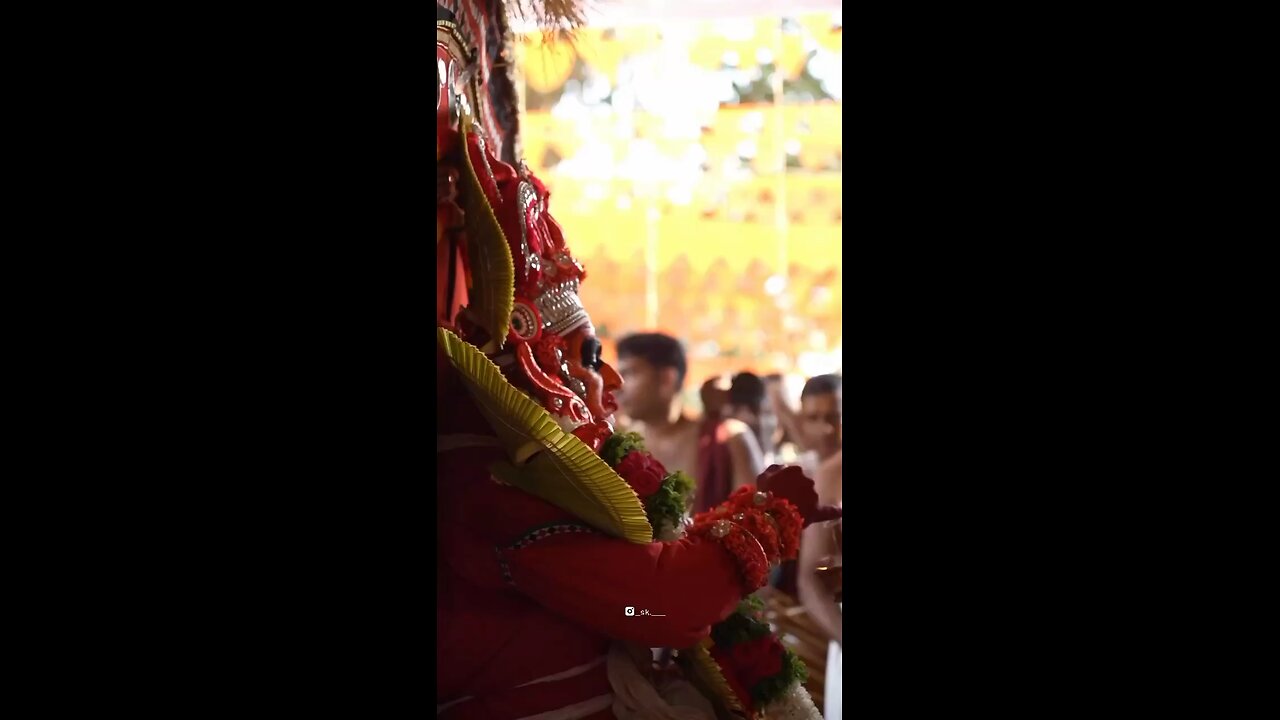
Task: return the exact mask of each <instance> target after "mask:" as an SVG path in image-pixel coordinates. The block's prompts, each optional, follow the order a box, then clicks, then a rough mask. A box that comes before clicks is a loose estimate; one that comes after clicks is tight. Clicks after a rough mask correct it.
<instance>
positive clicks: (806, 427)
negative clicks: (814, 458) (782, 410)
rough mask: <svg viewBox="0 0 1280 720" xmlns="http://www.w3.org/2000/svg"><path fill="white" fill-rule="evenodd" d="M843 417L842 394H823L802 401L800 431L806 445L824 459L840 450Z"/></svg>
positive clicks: (810, 396)
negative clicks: (841, 408) (841, 407)
mask: <svg viewBox="0 0 1280 720" xmlns="http://www.w3.org/2000/svg"><path fill="white" fill-rule="evenodd" d="M841 425H842V416H841V412H840V393H822V394H819V395H809V396H808V397H804V398H801V399H800V430H801V431H802V432H803V433H804V440H805V445H807V446H808V447H810V448H812V449H814V450H816V451H818V454H819V455H821V456H822V457H827V456H830V455H833V454H835V452H836V451H837V450H839V449H840V438H841Z"/></svg>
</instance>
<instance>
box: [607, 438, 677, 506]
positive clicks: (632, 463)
mask: <svg viewBox="0 0 1280 720" xmlns="http://www.w3.org/2000/svg"><path fill="white" fill-rule="evenodd" d="M614 470H617V471H618V474H619V475H621V476H622V479H623V480H626V481H627V484H628V485H630V486H631V489H632V490H635V491H636V494H637V495H639V496H640V499H641V500H644V499H646V498H648V497H649V496H650V495H652V494H654V493H656V492H658V488H660V487H662V481H663V479H664V478H666V477H667V469H666V468H664V467H662V463H660V462H658V460H657V459H656V458H655V457H653V456H652V455H650V454H649V453H647V452H639V451H637V450H632V451H631V452H629V453H627V455H626V457H624V458H622V462H620V463H618V466H617V467H616V468H614Z"/></svg>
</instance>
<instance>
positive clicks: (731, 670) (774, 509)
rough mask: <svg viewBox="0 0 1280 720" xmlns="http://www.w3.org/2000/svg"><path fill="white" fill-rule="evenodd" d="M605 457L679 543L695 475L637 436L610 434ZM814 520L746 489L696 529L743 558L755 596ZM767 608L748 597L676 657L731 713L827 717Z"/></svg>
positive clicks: (658, 529) (654, 521) (661, 533)
mask: <svg viewBox="0 0 1280 720" xmlns="http://www.w3.org/2000/svg"><path fill="white" fill-rule="evenodd" d="M600 457H601V458H602V459H604V461H605V462H606V463H607V464H608V465H609V466H610V467H612V468H613V469H614V470H615V471H616V472H617V473H618V475H619V476H620V477H622V479H623V480H625V481H626V482H627V484H628V485H629V486H631V489H632V490H634V491H635V493H636V495H637V496H638V497H639V498H640V501H641V503H642V504H643V505H644V509H645V514H646V515H647V516H648V519H649V524H650V525H651V526H653V530H654V536H655V539H657V540H675V539H677V538H678V537H679V534H680V531H681V530H683V529H684V527H685V524H686V517H687V513H688V508H689V500H690V498H691V496H692V492H693V489H694V483H693V481H692V480H691V479H690V478H689V476H688V475H685V474H684V473H682V472H679V471H676V472H672V473H668V472H667V470H666V468H665V467H663V465H662V463H660V462H659V461H658V460H657V459H656V458H654V457H653V455H651V454H650V453H649V452H648V451H647V450H646V449H645V445H644V440H643V438H641V436H640V435H639V434H638V433H634V432H623V433H614V434H613V435H611V436H610V437H609V438H608V439H607V440H605V441H604V443H603V444H602V445H601V447H600ZM771 470H774V471H775V472H776V470H775V469H774V468H771ZM767 474H769V473H767ZM779 474H780V475H786V474H787V473H779ZM762 477H763V476H762ZM770 479H772V478H770ZM787 479H790V478H787ZM762 484H763V483H762ZM807 518H808V516H807V515H805V514H802V512H801V510H799V509H798V508H797V507H796V506H795V505H793V504H792V503H790V502H788V501H787V500H786V499H784V498H782V497H779V496H776V495H775V494H774V493H773V492H765V491H757V490H756V488H754V487H752V486H747V487H743V488H739V489H738V490H737V491H735V492H734V493H733V495H731V496H730V498H729V500H728V501H726V502H725V503H723V504H722V505H720V506H719V507H717V508H715V509H714V510H710V511H708V512H704V513H699V515H698V516H697V518H695V520H694V521H693V522H692V523H691V525H692V527H691V528H690V532H691V534H692V535H697V536H704V537H708V538H714V539H715V540H716V541H718V542H720V543H721V544H723V545H724V546H725V547H726V549H728V550H729V552H730V553H731V554H732V555H733V556H734V557H735V559H737V561H738V564H739V570H740V571H741V572H742V574H743V579H744V581H745V582H746V585H747V589H748V592H750V591H752V590H755V589H757V588H759V587H761V586H762V585H764V583H765V581H766V579H767V575H768V569H769V565H770V564H772V563H775V562H777V561H778V560H779V559H787V560H789V559H794V558H795V557H796V555H797V554H798V552H799V547H800V532H801V529H802V527H803V525H804V523H805V520H806V519H807ZM763 610H764V604H763V602H761V601H760V600H759V599H758V598H755V597H748V598H747V599H746V600H743V601H742V602H741V603H739V605H738V607H737V609H736V610H735V611H734V612H733V613H732V614H731V615H729V617H727V618H725V620H723V621H722V622H720V623H717V624H716V625H714V626H712V628H711V637H710V638H707V639H705V640H703V642H702V643H701V644H699V645H697V646H694V647H692V648H687V649H685V650H682V651H680V652H679V653H678V655H677V659H678V660H679V661H680V663H681V665H682V666H684V668H685V672H686V674H688V675H689V676H690V677H694V678H700V679H701V683H700V684H701V685H702V686H703V687H704V688H705V689H706V690H708V691H710V692H711V693H712V696H713V697H715V698H718V699H719V701H720V702H721V704H722V705H724V706H725V707H726V708H728V709H730V711H732V712H745V714H746V716H747V717H748V718H751V719H752V720H756V719H758V718H762V717H767V718H769V720H779V719H780V720H821V718H822V716H821V714H819V712H818V709H817V707H815V706H814V704H813V700H812V699H811V698H810V697H809V693H808V692H807V691H805V689H804V687H803V683H804V681H805V679H806V678H807V677H808V671H807V669H806V668H805V666H804V663H803V662H802V661H801V660H800V658H799V657H797V656H796V654H795V653H793V652H792V651H791V650H789V649H787V648H786V647H784V646H783V645H782V642H781V641H780V640H779V639H778V638H777V636H776V635H774V633H773V630H772V629H771V628H770V627H769V624H768V623H767V622H765V621H764V619H763V617H762V614H763Z"/></svg>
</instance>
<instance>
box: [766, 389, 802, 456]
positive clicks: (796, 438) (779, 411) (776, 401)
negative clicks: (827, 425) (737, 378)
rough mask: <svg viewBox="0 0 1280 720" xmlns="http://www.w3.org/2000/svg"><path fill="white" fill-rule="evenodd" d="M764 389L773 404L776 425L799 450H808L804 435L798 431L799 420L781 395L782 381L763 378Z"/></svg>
mask: <svg viewBox="0 0 1280 720" xmlns="http://www.w3.org/2000/svg"><path fill="white" fill-rule="evenodd" d="M764 387H765V392H766V394H767V395H768V397H769V402H770V403H772V404H773V412H774V414H776V415H777V416H778V424H779V425H781V426H782V428H783V429H784V430H786V431H787V434H788V435H790V436H791V440H792V441H793V442H795V444H796V445H797V446H799V447H800V449H801V450H808V448H807V447H805V445H804V433H803V432H801V430H800V418H799V416H798V415H796V412H795V411H794V410H792V409H791V406H790V405H788V404H787V398H786V397H785V396H784V395H783V392H782V379H781V378H778V377H772V376H771V377H768V378H765V384H764Z"/></svg>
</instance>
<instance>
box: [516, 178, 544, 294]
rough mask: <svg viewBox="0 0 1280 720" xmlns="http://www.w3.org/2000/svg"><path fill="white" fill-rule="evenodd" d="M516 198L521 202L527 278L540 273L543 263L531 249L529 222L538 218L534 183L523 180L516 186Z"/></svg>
mask: <svg viewBox="0 0 1280 720" xmlns="http://www.w3.org/2000/svg"><path fill="white" fill-rule="evenodd" d="M516 199H517V200H518V201H519V204H520V211H521V213H522V220H523V221H524V222H522V223H520V254H521V255H523V256H524V277H525V279H526V280H527V279H528V278H529V275H531V274H535V273H540V272H541V270H542V263H541V262H539V260H538V255H537V253H535V252H532V251H531V250H530V249H529V224H530V223H532V222H534V221H535V220H536V219H537V215H538V209H539V206H538V193H537V191H535V190H534V189H533V185H532V184H530V183H528V182H524V181H521V182H520V184H519V185H517V186H516Z"/></svg>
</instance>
